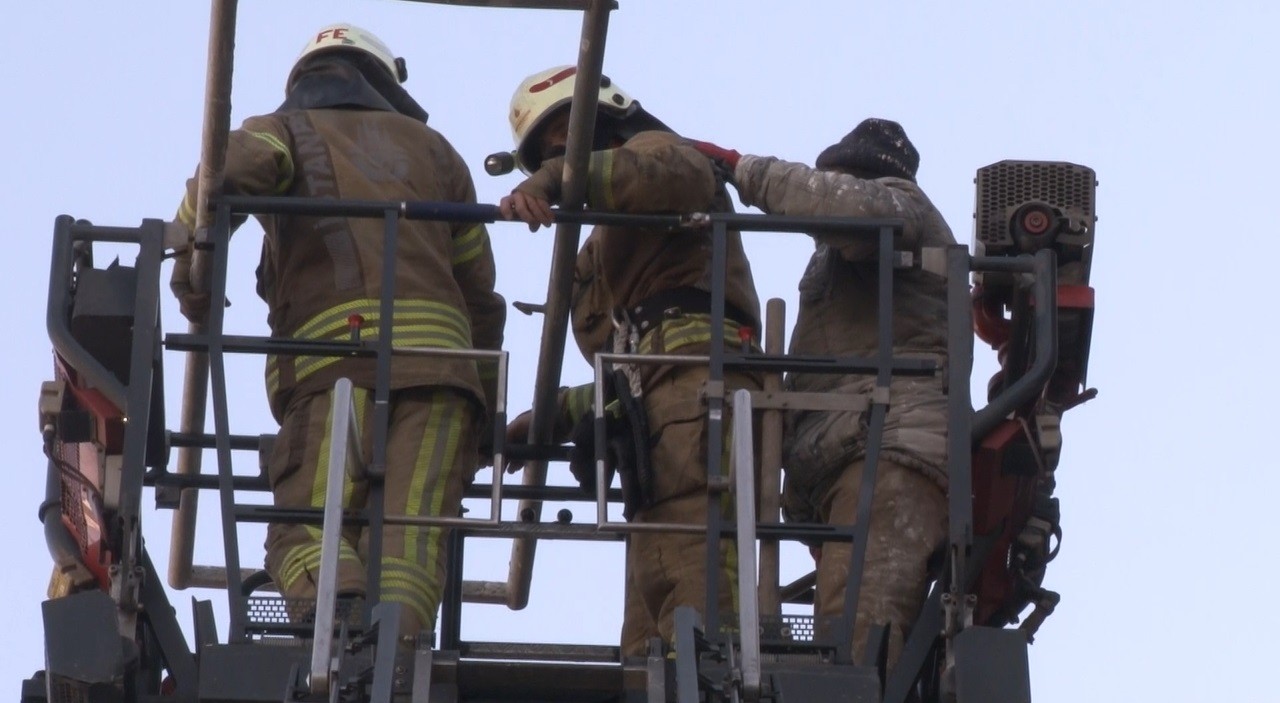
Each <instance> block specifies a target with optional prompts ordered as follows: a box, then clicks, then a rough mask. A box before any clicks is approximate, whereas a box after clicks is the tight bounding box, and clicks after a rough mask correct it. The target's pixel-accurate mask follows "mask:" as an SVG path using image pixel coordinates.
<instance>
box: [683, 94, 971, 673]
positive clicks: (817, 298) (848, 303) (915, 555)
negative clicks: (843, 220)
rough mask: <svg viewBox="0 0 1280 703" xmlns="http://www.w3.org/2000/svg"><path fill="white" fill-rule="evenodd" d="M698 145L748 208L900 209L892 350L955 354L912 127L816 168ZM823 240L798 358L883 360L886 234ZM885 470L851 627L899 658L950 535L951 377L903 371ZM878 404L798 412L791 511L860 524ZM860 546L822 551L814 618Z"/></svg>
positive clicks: (820, 388)
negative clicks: (924, 260)
mask: <svg viewBox="0 0 1280 703" xmlns="http://www.w3.org/2000/svg"><path fill="white" fill-rule="evenodd" d="M694 146H695V148H697V149H699V150H700V151H702V152H703V153H705V154H707V155H708V156H710V157H712V158H713V159H715V160H716V161H717V162H719V163H720V164H722V165H723V167H724V168H725V169H726V170H728V171H730V172H731V173H732V174H733V179H732V180H733V184H734V185H735V186H736V187H737V190H738V194H739V196H740V198H741V200H742V203H743V204H745V205H754V206H757V207H759V208H760V209H762V210H763V211H765V212H766V213H770V214H777V215H797V216H838V217H871V218H901V219H902V220H903V221H904V222H905V225H904V228H903V232H902V235H901V238H900V239H898V240H897V243H896V245H895V248H897V249H900V250H902V251H906V252H911V253H913V254H914V259H913V260H914V261H915V262H916V263H915V266H914V267H913V268H910V269H900V270H897V271H895V273H894V283H893V355H894V356H895V357H906V358H925V359H932V360H934V361H936V362H937V363H938V364H939V365H940V368H941V367H942V365H944V364H945V361H946V354H947V335H946V332H947V325H946V282H945V281H944V280H943V279H942V278H941V277H939V276H936V275H934V274H932V273H929V272H926V271H924V270H922V269H921V268H920V267H919V262H920V253H921V252H920V250H921V248H922V247H943V246H948V245H951V244H955V238H954V237H953V236H952V234H951V229H950V227H948V226H947V223H946V221H945V220H944V219H943V217H942V215H941V213H939V212H938V210H937V208H935V207H934V206H933V204H932V203H931V202H930V201H929V198H928V197H927V196H926V195H925V193H924V191H923V190H921V189H920V186H919V185H918V184H917V183H916V169H917V167H918V166H919V163H920V156H919V154H918V153H917V151H916V149H915V147H914V146H913V145H912V144H911V141H910V140H909V139H907V135H906V133H905V132H904V131H903V129H902V127H901V126H900V125H899V124H898V123H896V122H892V121H889V120H882V119H867V120H864V121H863V122H861V123H860V124H858V125H857V126H856V127H855V128H854V129H853V131H851V132H850V133H849V134H848V135H846V136H845V137H844V138H843V139H841V140H840V141H839V142H837V143H836V144H833V145H832V146H830V147H828V148H827V149H825V150H824V151H823V152H822V153H821V154H819V155H818V159H817V162H816V164H815V165H816V168H810V167H809V166H806V165H804V164H798V163H789V162H787V161H783V160H780V159H777V158H773V157H767V156H752V155H745V154H744V155H741V156H740V155H739V154H738V153H737V152H736V151H732V150H728V149H724V148H721V147H719V146H716V145H714V144H709V143H705V142H699V143H695V144H694ZM811 236H812V237H813V240H814V244H815V249H814V253H813V256H812V257H811V258H810V260H809V265H808V268H807V269H806V270H805V273H804V276H803V277H802V278H801V280H800V309H799V314H798V317H797V320H796V326H795V330H794V331H793V333H792V338H791V347H790V353H791V354H804V355H821V356H861V357H873V356H874V355H875V354H876V351H877V337H878V335H877V314H876V311H877V299H878V295H877V287H878V285H879V284H878V279H879V276H878V274H877V266H878V262H877V254H878V250H879V247H878V246H877V244H876V240H875V239H868V238H864V237H859V236H856V235H852V234H839V233H813V234H812V235H811ZM875 383H876V380H875V376H874V375H834V374H807V373H795V374H790V375H789V376H788V378H787V386H788V388H789V389H790V390H795V391H806V392H837V393H847V394H858V395H862V396H866V397H868V398H869V397H870V395H871V393H872V391H873V389H874V388H875ZM889 390H890V392H889V407H888V414H887V418H886V422H885V427H884V434H883V438H882V440H881V441H882V443H881V453H880V456H879V461H878V462H877V464H878V466H877V468H876V481H875V489H874V493H873V502H872V509H871V525H870V536H869V541H868V546H867V555H866V563H865V569H864V571H863V577H862V585H861V591H860V594H859V599H858V600H859V602H858V605H857V617H856V624H855V629H854V632H853V638H854V639H853V646H854V648H855V651H861V649H862V648H863V646H864V642H865V640H866V637H867V633H868V629H869V627H870V626H871V625H872V624H881V625H888V626H889V628H890V640H889V660H890V662H892V661H895V660H896V659H897V656H898V654H899V653H900V651H901V647H902V643H903V640H904V638H905V636H906V634H907V633H908V630H909V628H910V626H911V624H912V623H913V622H914V621H915V619H916V617H917V615H918V614H919V612H920V609H921V608H922V607H923V604H924V599H925V597H926V591H927V587H928V583H929V581H930V579H931V574H930V572H929V563H930V557H931V556H932V555H933V554H934V553H935V551H936V550H938V549H939V548H940V547H941V546H942V544H943V542H944V540H945V538H946V535H947V496H946V483H947V482H946V479H947V475H946V426H947V405H946V399H945V396H944V394H943V390H944V387H943V374H942V373H941V372H939V373H938V374H936V375H934V376H927V377H912V376H895V377H894V378H893V380H892V382H891V384H890V389H889ZM869 418H870V410H867V411H862V412H852V411H841V412H822V411H798V412H793V413H790V414H788V416H787V419H786V426H785V431H784V440H783V442H784V449H783V452H784V454H783V457H784V461H783V463H784V466H785V467H786V480H785V483H784V488H783V506H784V512H785V513H786V514H787V517H788V518H790V519H792V520H799V521H821V522H824V523H828V524H837V525H852V524H853V523H854V520H855V517H856V515H857V504H858V492H859V486H860V484H861V477H862V471H863V467H864V458H865V456H864V455H865V451H866V446H867V442H868V437H867V430H868V423H869ZM851 556H852V548H851V545H850V544H849V543H847V542H827V543H825V545H823V546H822V547H821V550H820V558H819V559H818V582H817V591H816V601H815V604H814V611H815V614H816V615H818V616H819V617H820V618H822V617H823V616H830V617H836V616H840V615H841V614H842V613H843V610H844V599H845V582H846V579H847V577H848V573H849V568H850V560H851Z"/></svg>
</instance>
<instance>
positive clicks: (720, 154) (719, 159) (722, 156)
mask: <svg viewBox="0 0 1280 703" xmlns="http://www.w3.org/2000/svg"><path fill="white" fill-rule="evenodd" d="M687 141H688V142H689V146H691V147H693V148H694V149H697V150H698V151H699V153H701V154H702V155H704V156H706V157H707V158H708V159H711V160H712V161H714V162H716V163H717V164H721V165H723V166H724V167H725V168H726V169H728V171H729V173H730V174H732V173H733V172H734V171H735V170H736V169H737V168H738V159H740V158H742V154H739V153H738V152H736V151H734V150H733V149H725V148H724V147H720V146H716V145H715V144H712V143H711V142H700V141H698V140H697V139H689V140H687Z"/></svg>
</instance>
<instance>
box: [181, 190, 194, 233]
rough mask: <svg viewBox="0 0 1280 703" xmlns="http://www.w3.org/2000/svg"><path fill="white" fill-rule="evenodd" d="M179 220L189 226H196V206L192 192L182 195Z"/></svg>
mask: <svg viewBox="0 0 1280 703" xmlns="http://www.w3.org/2000/svg"><path fill="white" fill-rule="evenodd" d="M178 220H179V221H181V222H182V224H184V225H186V226H187V227H192V228H194V227H195V226H196V206H194V205H192V204H191V193H190V191H188V192H187V194H186V195H184V196H182V204H181V205H179V206H178Z"/></svg>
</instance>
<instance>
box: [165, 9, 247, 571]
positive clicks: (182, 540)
mask: <svg viewBox="0 0 1280 703" xmlns="http://www.w3.org/2000/svg"><path fill="white" fill-rule="evenodd" d="M236 2H237V0H213V1H212V3H211V6H210V17H209V58H208V66H209V68H208V74H207V77H206V78H205V88H204V127H203V130H202V133H201V138H200V170H199V173H198V175H197V181H196V183H197V190H196V229H195V236H196V237H197V238H200V239H201V240H200V241H197V242H195V243H196V244H200V243H203V241H202V238H203V236H204V233H205V232H206V231H207V230H208V227H209V224H210V222H209V219H210V214H209V196H210V195H211V194H212V193H214V192H215V191H216V190H217V189H218V188H220V187H221V185H222V178H223V168H224V166H225V165H226V158H227V135H228V134H229V133H230V131H231V68H232V63H233V55H234V52H235V35H236ZM191 285H192V287H193V288H194V289H195V290H197V291H207V290H209V280H208V264H207V256H206V255H205V252H204V251H202V250H201V249H200V248H196V249H195V250H194V251H192V252H191ZM212 304H214V305H221V304H222V301H212ZM207 331H208V330H207V328H206V326H205V325H204V324H198V323H194V322H193V323H191V324H190V326H189V327H188V329H187V332H188V334H192V335H204V334H205V333H206V332H207ZM182 387H183V395H182V410H181V418H180V420H179V427H180V431H181V432H183V433H188V434H200V433H203V432H204V420H205V417H204V414H205V405H206V401H207V399H208V392H209V357H208V355H207V354H205V353H204V352H188V353H187V359H186V369H185V371H184V373H183V381H182ZM201 456H202V455H201V450H200V449H199V448H196V447H183V448H181V449H180V450H178V465H177V473H178V474H198V473H200V460H201ZM198 496H199V493H198V491H197V490H196V489H191V488H188V489H184V490H183V491H182V493H181V497H180V498H179V502H178V509H177V510H175V511H174V514H173V527H172V537H171V541H170V544H169V585H170V586H172V587H174V588H178V589H182V588H186V587H187V586H188V585H190V583H191V560H192V555H193V552H194V549H195V528H196V508H197V505H198V503H197V498H198Z"/></svg>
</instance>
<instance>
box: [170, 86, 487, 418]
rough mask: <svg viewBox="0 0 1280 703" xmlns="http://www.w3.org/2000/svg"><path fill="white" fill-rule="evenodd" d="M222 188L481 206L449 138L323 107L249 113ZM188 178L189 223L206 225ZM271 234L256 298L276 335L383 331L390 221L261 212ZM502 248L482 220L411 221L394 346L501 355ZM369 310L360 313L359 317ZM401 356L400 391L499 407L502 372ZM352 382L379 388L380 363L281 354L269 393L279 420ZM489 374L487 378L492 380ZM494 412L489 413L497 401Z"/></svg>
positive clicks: (401, 237) (403, 240)
mask: <svg viewBox="0 0 1280 703" xmlns="http://www.w3.org/2000/svg"><path fill="white" fill-rule="evenodd" d="M225 184H226V185H225V189H224V192H227V193H230V194H244V195H296V196H310V197H322V198H343V199H364V200H391V201H411V200H433V201H450V202H457V203H474V202H475V186H474V185H473V183H472V180H471V175H470V173H469V171H468V170H467V168H466V166H465V164H464V163H463V161H462V159H461V157H460V156H459V155H458V153H457V152H456V151H455V150H454V149H453V147H452V146H451V145H450V144H449V142H448V141H447V140H446V139H445V138H444V137H443V136H442V135H440V133H438V132H436V131H435V130H434V129H432V128H431V127H429V126H427V125H426V124H424V123H422V122H420V121H418V120H415V119H412V118H410V117H406V116H404V115H401V114H399V113H395V112H390V111H380V110H354V109H313V110H294V111H285V112H278V113H274V114H270V115H264V116H259V117H251V118H249V119H247V120H245V123H244V125H243V126H242V127H241V128H240V129H238V130H236V131H234V132H232V133H231V137H230V144H229V146H228V149H227V161H226V180H225ZM195 188H196V182H195V179H192V180H190V181H188V183H187V194H186V198H185V199H184V200H183V202H182V206H181V208H180V209H179V212H178V216H179V219H180V220H182V221H183V222H185V223H186V224H187V225H188V226H192V225H193V223H194V220H195V212H194V209H193V203H195V200H196V195H195ZM259 219H260V221H261V223H262V226H263V229H264V230H265V232H266V236H265V237H264V239H263V245H262V258H261V263H260V264H259V266H258V293H259V295H261V296H262V298H263V299H264V300H266V302H267V305H268V307H269V313H268V322H269V324H270V326H271V333H272V336H273V337H295V338H304V339H315V340H348V339H351V336H352V325H353V323H358V327H359V336H360V338H361V339H362V340H366V341H367V340H373V339H377V337H378V325H379V320H380V317H379V311H378V304H379V297H380V295H381V288H382V286H381V282H382V268H381V267H382V261H383V221H382V220H381V219H356V218H344V217H306V216H300V215H279V216H262V217H260V218H259ZM494 277H495V272H494V263H493V251H492V249H491V247H490V243H489V235H488V232H487V231H486V229H485V227H484V225H481V224H462V223H448V222H426V221H408V220H401V221H399V223H398V237H397V241H396V251H395V317H394V320H393V340H394V342H395V344H396V345H397V346H426V347H441V348H446V349H463V348H469V347H470V348H479V349H495V350H496V349H500V348H501V346H502V332H503V324H504V322H505V318H506V310H505V307H504V301H503V299H502V297H501V296H500V295H498V294H497V293H496V292H494ZM355 316H358V317H355ZM479 367H480V368H479V370H478V368H477V364H476V363H475V362H472V361H466V360H456V359H440V358H429V357H404V356H398V357H396V358H395V359H394V360H393V364H392V374H391V385H392V388H406V387H414V386H448V387H453V388H458V389H461V390H463V391H465V392H467V393H469V394H471V395H472V396H474V397H475V399H476V400H477V401H480V402H484V401H485V400H486V399H488V401H490V402H491V401H492V393H493V387H492V380H493V377H494V372H495V367H493V366H492V365H490V364H481V365H479ZM343 376H347V377H350V378H351V379H352V381H353V382H354V383H355V384H356V385H357V386H361V387H367V388H368V387H372V386H373V384H374V380H375V364H374V362H373V360H371V359H367V358H365V359H338V358H335V357H321V356H286V355H273V356H270V357H268V360H267V390H268V395H269V398H270V400H271V409H272V412H273V414H274V415H275V416H276V418H277V420H279V419H280V418H281V416H282V415H283V412H284V409H285V408H286V407H287V406H288V404H289V402H290V401H291V399H293V398H295V397H300V396H301V395H305V394H309V393H313V392H315V391H318V390H321V389H325V388H329V387H331V386H332V385H333V383H334V382H335V381H336V380H337V379H338V378H340V377H343ZM482 377H483V380H482ZM490 407H492V406H490Z"/></svg>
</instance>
